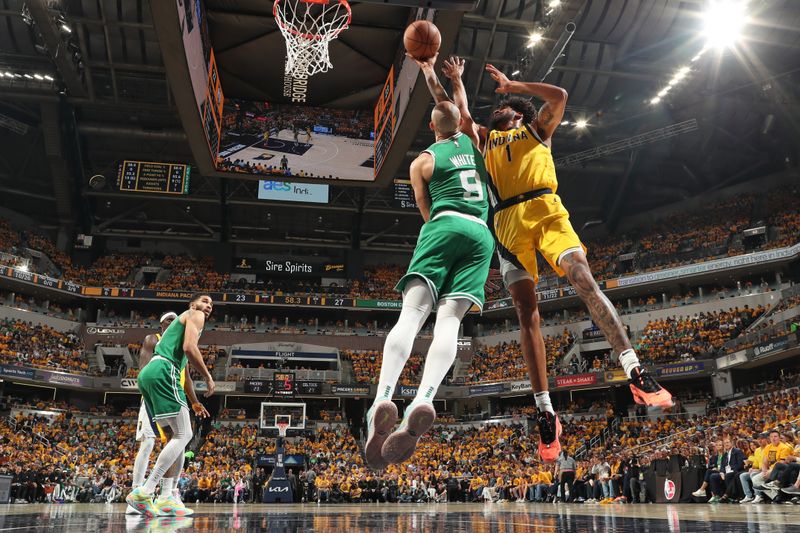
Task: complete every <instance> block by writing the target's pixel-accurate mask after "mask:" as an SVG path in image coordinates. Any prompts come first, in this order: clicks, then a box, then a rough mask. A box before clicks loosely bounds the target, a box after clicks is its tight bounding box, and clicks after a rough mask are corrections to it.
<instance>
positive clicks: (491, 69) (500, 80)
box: [486, 63, 511, 94]
mask: <svg viewBox="0 0 800 533" xmlns="http://www.w3.org/2000/svg"><path fill="white" fill-rule="evenodd" d="M486 72H488V73H489V76H491V77H492V79H493V80H494V81H495V82H496V83H497V88H496V89H495V90H494V92H496V93H500V94H505V93H510V92H511V80H509V79H508V77H507V76H506V75H505V74H503V73H502V72H500V71H499V70H497V67H495V66H494V65H491V64H488V63H487V64H486Z"/></svg>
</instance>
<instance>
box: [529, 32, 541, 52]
mask: <svg viewBox="0 0 800 533" xmlns="http://www.w3.org/2000/svg"><path fill="white" fill-rule="evenodd" d="M541 40H542V34H541V33H539V32H538V31H535V32H533V33H531V34H530V36H529V37H528V47H529V48H530V47H531V46H536V43H538V42H539V41H541Z"/></svg>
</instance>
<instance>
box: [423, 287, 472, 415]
mask: <svg viewBox="0 0 800 533" xmlns="http://www.w3.org/2000/svg"><path fill="white" fill-rule="evenodd" d="M470 307H472V302H471V301H470V300H467V299H466V298H458V299H455V300H450V299H448V300H441V301H440V302H439V309H438V310H437V311H436V325H434V327H433V340H432V341H431V345H430V347H429V348H428V355H427V356H426V357H425V369H424V370H423V371H422V379H421V380H420V383H419V388H418V390H417V397H416V398H414V401H423V402H431V403H432V402H433V398H434V397H435V396H436V391H437V390H438V388H439V385H441V384H442V380H443V379H444V377H445V376H446V375H447V371H448V370H450V367H451V366H452V365H453V361H455V360H456V350H457V349H458V329H459V326H461V320H462V319H463V318H464V315H466V314H467V311H469V309H470Z"/></svg>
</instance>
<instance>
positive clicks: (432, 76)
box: [406, 54, 452, 104]
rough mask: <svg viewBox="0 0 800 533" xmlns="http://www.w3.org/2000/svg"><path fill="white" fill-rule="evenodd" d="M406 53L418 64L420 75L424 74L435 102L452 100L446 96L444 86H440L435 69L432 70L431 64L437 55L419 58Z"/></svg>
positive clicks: (434, 61)
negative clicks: (423, 58)
mask: <svg viewBox="0 0 800 533" xmlns="http://www.w3.org/2000/svg"><path fill="white" fill-rule="evenodd" d="M406 55H407V56H408V57H409V58H411V59H412V60H414V62H415V63H416V64H417V65H419V68H420V70H421V71H422V75H423V76H425V83H426V84H427V85H428V90H429V91H430V92H431V95H432V96H433V100H434V101H435V102H436V103H437V104H438V103H439V102H451V101H452V100H450V97H449V96H447V91H445V90H444V87H442V84H441V83H440V82H439V78H438V76H436V71H435V70H433V65H434V64H435V63H436V58H437V57H439V56H438V55H435V56H433V57H429V58H428V59H425V60H420V59H417V58H416V57H414V56H412V55H410V54H406Z"/></svg>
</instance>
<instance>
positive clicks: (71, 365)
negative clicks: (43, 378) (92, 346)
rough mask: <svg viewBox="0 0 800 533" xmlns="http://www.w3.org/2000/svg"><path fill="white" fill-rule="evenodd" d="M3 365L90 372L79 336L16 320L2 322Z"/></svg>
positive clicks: (1, 352) (1, 361)
mask: <svg viewBox="0 0 800 533" xmlns="http://www.w3.org/2000/svg"><path fill="white" fill-rule="evenodd" d="M0 363H3V364H11V365H22V366H29V367H34V368H42V369H45V370H60V371H64V372H79V373H83V374H86V373H88V372H89V363H88V362H87V361H86V359H85V358H84V356H83V346H82V342H81V340H80V338H79V336H78V335H77V334H76V333H72V332H66V333H65V332H61V331H58V330H55V329H53V328H51V327H49V326H46V325H42V324H33V323H31V322H25V321H22V320H15V319H0Z"/></svg>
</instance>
